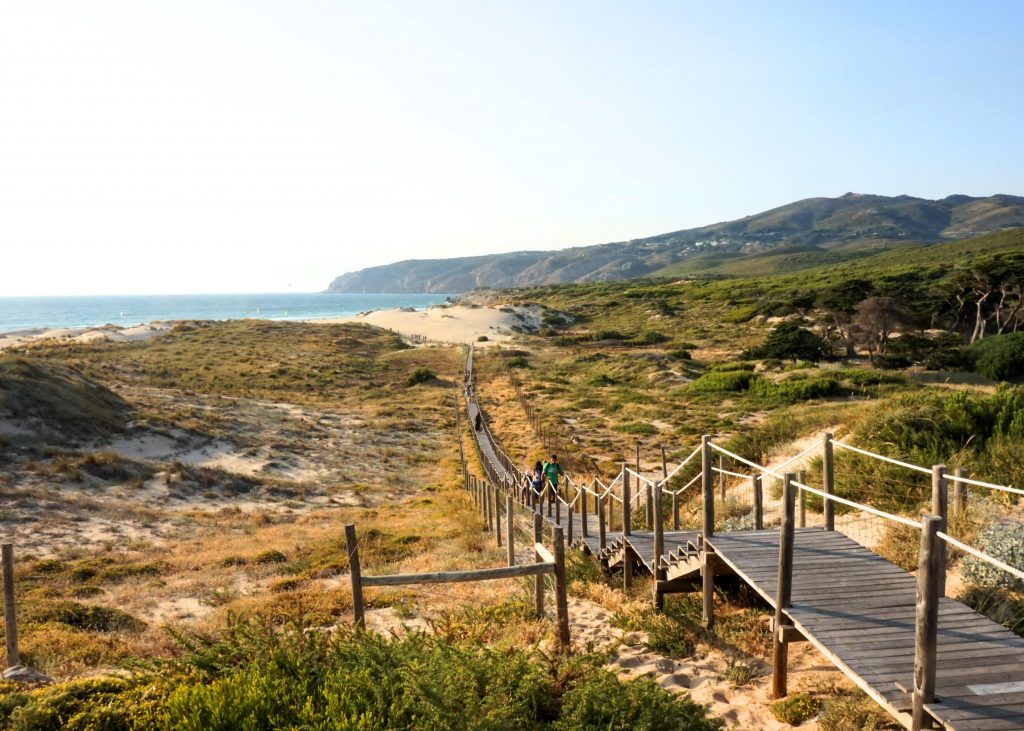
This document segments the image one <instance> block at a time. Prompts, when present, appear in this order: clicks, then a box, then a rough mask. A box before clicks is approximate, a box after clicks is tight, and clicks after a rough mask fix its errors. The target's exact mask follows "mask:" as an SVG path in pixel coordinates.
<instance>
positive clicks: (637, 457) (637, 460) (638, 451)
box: [636, 439, 640, 475]
mask: <svg viewBox="0 0 1024 731" xmlns="http://www.w3.org/2000/svg"><path fill="white" fill-rule="evenodd" d="M636 473H637V474H638V475H639V474H640V440H639V439H638V440H637V441H636Z"/></svg>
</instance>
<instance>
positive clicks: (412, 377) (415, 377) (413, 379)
mask: <svg viewBox="0 0 1024 731" xmlns="http://www.w3.org/2000/svg"><path fill="white" fill-rule="evenodd" d="M434 378H436V376H435V375H434V372H433V371H432V370H430V369H429V368H422V367H421V368H417V369H416V370H414V371H413V372H412V373H411V374H409V378H408V379H407V380H406V382H405V385H407V386H416V385H418V384H420V383H426V382H427V381H432V380H433V379H434Z"/></svg>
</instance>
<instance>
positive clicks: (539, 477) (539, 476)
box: [526, 460, 544, 505]
mask: <svg viewBox="0 0 1024 731" xmlns="http://www.w3.org/2000/svg"><path fill="white" fill-rule="evenodd" d="M526 476H527V477H528V478H529V480H530V485H529V489H530V492H529V493H528V494H527V503H526V504H527V505H533V500H534V496H535V495H536V496H538V499H539V496H540V495H542V494H543V493H542V492H541V490H542V489H543V488H544V465H542V464H541V463H540V460H537V462H536V463H534V465H533V469H532V470H530V471H529V472H527V473H526Z"/></svg>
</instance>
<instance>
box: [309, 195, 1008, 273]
mask: <svg viewBox="0 0 1024 731" xmlns="http://www.w3.org/2000/svg"><path fill="white" fill-rule="evenodd" d="M1017 226H1024V197H1020V196H1012V195H993V196H988V197H985V198H975V197H971V196H966V195H951V196H949V197H947V198H943V199H941V200H928V199H925V198H913V197H911V196H905V195H904V196H896V197H888V196H879V195H861V194H857V193H847V194H846V195H844V196H841V197H839V198H807V199H805V200H801V201H796V202H794V203H789V204H787V205H784V206H780V207H779V208H773V209H771V210H769V211H764V212H762V213H758V214H755V215H752V216H746V217H744V218H741V219H738V220H735V221H727V222H724V223H716V224H713V225H710V226H704V227H701V228H694V229H686V230H682V231H674V232H671V233H666V234H660V235H658V236H651V237H649V238H644V239H634V240H632V241H624V242H617V243H609V244H599V245H593V246H581V247H574V248H570V249H562V250H559V251H517V252H511V253H505V254H491V255H486V256H474V257H460V258H453V259H410V260H407V261H401V262H396V263H394V264H387V265H383V266H376V267H370V268H368V269H362V270H360V271H356V272H349V273H347V274H343V275H341V276H340V277H337V278H336V279H335V280H334V281H332V282H331V284H330V286H329V287H328V289H327V291H328V292H357V293H358V292H387V293H407V292H451V293H457V292H464V291H467V290H470V289H474V288H477V287H492V288H503V287H520V286H532V285H537V284H558V283H567V282H598V281H610V280H617V279H629V278H632V277H640V276H646V275H652V274H654V275H658V274H666V275H667V274H672V275H676V274H678V275H682V274H690V273H711V272H717V273H721V274H747V273H755V272H758V273H769V272H776V271H781V270H783V269H787V270H793V269H799V268H806V267H811V266H817V265H822V264H830V263H838V262H841V261H844V260H848V259H856V258H860V257H862V256H865V255H868V254H872V253H877V252H879V251H881V250H885V249H890V248H893V247H896V246H900V245H901V244H905V243H911V242H913V243H935V242H940V241H948V240H951V239H958V238H965V237H968V236H973V235H976V234H979V233H986V232H989V231H996V230H999V229H1004V228H1012V227H1017Z"/></svg>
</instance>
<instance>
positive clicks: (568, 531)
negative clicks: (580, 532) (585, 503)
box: [565, 503, 575, 548]
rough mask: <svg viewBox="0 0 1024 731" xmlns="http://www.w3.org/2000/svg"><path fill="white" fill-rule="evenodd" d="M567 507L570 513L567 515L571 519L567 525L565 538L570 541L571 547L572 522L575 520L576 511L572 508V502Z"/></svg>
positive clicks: (570, 545)
mask: <svg viewBox="0 0 1024 731" xmlns="http://www.w3.org/2000/svg"><path fill="white" fill-rule="evenodd" d="M565 509H566V512H568V513H569V515H568V516H566V517H567V518H568V519H569V523H568V524H567V525H566V527H565V540H566V541H568V543H569V547H570V548H571V547H572V522H573V520H572V518H573V513H574V512H575V511H574V510H573V509H572V503H569V504H568V505H567V506H566V507H565Z"/></svg>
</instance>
